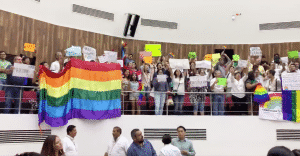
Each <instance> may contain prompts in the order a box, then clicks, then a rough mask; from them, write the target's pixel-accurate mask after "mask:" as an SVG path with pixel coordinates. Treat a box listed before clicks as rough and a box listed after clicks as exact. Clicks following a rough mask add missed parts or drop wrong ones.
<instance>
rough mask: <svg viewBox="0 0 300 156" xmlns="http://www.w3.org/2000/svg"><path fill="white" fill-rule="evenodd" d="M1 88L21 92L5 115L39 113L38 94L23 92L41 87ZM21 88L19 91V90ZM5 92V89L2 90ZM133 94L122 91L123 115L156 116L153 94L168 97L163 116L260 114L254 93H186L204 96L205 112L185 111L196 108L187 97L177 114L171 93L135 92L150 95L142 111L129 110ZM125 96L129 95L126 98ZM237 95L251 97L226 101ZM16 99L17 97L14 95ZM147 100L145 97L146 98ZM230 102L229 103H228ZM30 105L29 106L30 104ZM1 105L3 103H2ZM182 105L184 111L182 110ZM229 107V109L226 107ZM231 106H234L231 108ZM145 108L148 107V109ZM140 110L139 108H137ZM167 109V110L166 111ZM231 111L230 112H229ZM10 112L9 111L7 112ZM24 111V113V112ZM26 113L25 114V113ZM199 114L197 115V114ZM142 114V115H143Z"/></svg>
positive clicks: (1, 109) (6, 103) (9, 99)
mask: <svg viewBox="0 0 300 156" xmlns="http://www.w3.org/2000/svg"><path fill="white" fill-rule="evenodd" d="M0 86H4V88H5V89H4V91H7V89H8V88H17V90H19V95H18V98H12V95H5V104H4V106H12V103H9V102H12V99H18V100H15V104H16V101H17V102H18V107H17V108H11V107H8V108H7V107H4V108H1V107H0V111H3V110H4V111H3V112H4V113H9V111H10V110H16V109H17V110H18V111H17V113H18V114H32V113H33V112H36V113H37V111H38V109H39V108H38V105H39V101H38V100H39V98H38V96H39V95H38V92H36V101H28V100H30V99H31V98H28V99H26V98H24V97H23V96H22V94H23V91H24V89H25V88H31V89H36V90H38V91H39V87H35V86H15V85H1V84H0ZM18 88H19V89H18ZM2 90H3V89H2ZM131 93H133V92H132V91H122V92H121V111H122V115H130V114H132V113H130V112H137V114H141V113H142V114H143V115H145V114H146V115H151V114H153V115H154V114H155V113H153V112H155V97H153V96H151V95H150V94H153V93H156V94H157V93H159V94H165V95H166V98H165V101H164V104H163V107H162V110H161V109H159V111H162V114H165V115H172V114H178V115H198V112H200V114H201V115H214V114H215V113H218V112H219V113H220V112H221V115H222V114H225V115H238V114H239V113H247V114H248V115H252V116H253V115H254V114H258V110H257V111H254V110H253V105H254V103H253V101H252V99H253V93H252V92H243V93H240V92H238V93H236V92H222V93H215V92H184V94H185V95H188V96H189V95H190V94H197V95H198V96H199V95H202V97H204V99H203V98H202V101H197V103H196V104H197V105H198V107H199V103H201V104H202V105H204V110H203V111H199V109H197V111H195V110H187V109H184V108H188V109H191V108H194V104H193V103H191V102H190V99H189V97H187V98H188V103H186V102H185V101H184V99H185V98H186V97H185V96H184V97H183V102H177V103H178V105H179V109H178V110H177V112H175V110H174V109H175V108H173V109H170V108H172V107H175V100H174V98H172V99H173V103H174V104H173V105H167V103H166V102H167V100H168V99H169V96H170V92H159V91H155V92H152V91H137V92H134V93H137V94H140V93H144V94H149V95H147V96H149V98H148V101H146V100H144V101H143V100H140V99H139V100H136V101H135V102H138V103H143V104H142V105H141V106H139V108H140V107H142V109H139V110H138V109H134V110H133V109H128V108H129V107H130V106H131V107H132V105H133V104H134V103H135V102H134V103H132V100H129V95H130V94H131ZM124 94H127V95H126V96H125V95H124ZM216 94H217V95H223V96H224V100H223V103H222V104H221V105H224V110H221V111H214V108H213V107H214V104H216V103H217V102H215V101H214V100H213V99H214V96H215V95H216ZM237 94H245V96H246V97H245V98H247V94H248V95H249V96H248V99H247V100H246V101H245V102H233V101H232V100H231V101H226V95H227V96H228V95H237ZM14 96H15V97H16V95H14ZM144 96H145V95H144ZM206 97H209V105H206V102H208V101H206V99H205V98H206ZM229 97H230V96H229ZM1 98H4V97H0V99H1ZM24 99H25V100H27V101H26V102H25V103H27V105H29V106H30V108H24V107H22V105H23V104H24V103H22V100H24ZM144 99H145V97H144ZM150 99H152V100H153V101H150ZM227 102H229V103H227ZM28 103H29V104H28ZM138 103H136V106H137V105H138ZM0 104H1V102H0ZM186 104H190V105H188V106H186ZM2 105H3V102H2ZM150 105H153V106H154V109H149V107H150ZM180 105H182V109H180ZM242 105H247V106H246V107H245V106H244V109H245V108H247V109H246V111H244V110H242V111H241V110H235V111H232V109H231V108H235V109H237V108H238V107H236V106H242ZM34 106H35V107H34ZM226 106H227V107H226ZM230 106H232V107H231V108H230ZM145 107H148V109H147V108H146V109H145ZM221 107H222V106H221ZM137 108H138V107H137ZM164 108H165V109H164ZM228 109H230V110H228ZM7 110H8V111H7ZM22 111H23V112H22ZM24 112H25V113H24ZM195 112H196V113H197V114H196V113H195ZM14 114H16V111H14ZM142 114H141V115H142Z"/></svg>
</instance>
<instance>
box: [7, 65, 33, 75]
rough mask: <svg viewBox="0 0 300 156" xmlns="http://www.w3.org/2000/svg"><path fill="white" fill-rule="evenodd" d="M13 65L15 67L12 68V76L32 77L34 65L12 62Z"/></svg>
mask: <svg viewBox="0 0 300 156" xmlns="http://www.w3.org/2000/svg"><path fill="white" fill-rule="evenodd" d="M14 67H15V69H14V70H13V73H12V76H17V77H28V78H33V76H34V70H35V66H33V65H27V64H21V63H14Z"/></svg>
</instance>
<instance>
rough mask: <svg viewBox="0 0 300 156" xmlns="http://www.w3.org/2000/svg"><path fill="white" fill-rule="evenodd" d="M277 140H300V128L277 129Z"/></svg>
mask: <svg viewBox="0 0 300 156" xmlns="http://www.w3.org/2000/svg"><path fill="white" fill-rule="evenodd" d="M276 132H277V140H297V141H300V129H277V130H276Z"/></svg>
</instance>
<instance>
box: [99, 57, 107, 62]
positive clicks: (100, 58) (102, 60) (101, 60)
mask: <svg viewBox="0 0 300 156" xmlns="http://www.w3.org/2000/svg"><path fill="white" fill-rule="evenodd" d="M98 60H99V63H105V62H107V59H106V56H103V55H102V56H98Z"/></svg>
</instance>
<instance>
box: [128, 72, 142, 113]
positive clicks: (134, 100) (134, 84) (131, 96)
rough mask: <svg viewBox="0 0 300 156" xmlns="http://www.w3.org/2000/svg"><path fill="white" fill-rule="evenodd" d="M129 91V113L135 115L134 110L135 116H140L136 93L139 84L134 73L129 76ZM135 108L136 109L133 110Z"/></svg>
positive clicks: (137, 94)
mask: <svg viewBox="0 0 300 156" xmlns="http://www.w3.org/2000/svg"><path fill="white" fill-rule="evenodd" d="M129 86H130V87H129V88H130V90H131V91H132V92H131V93H130V94H129V99H130V100H131V111H132V115H134V114H135V110H136V111H137V115H140V114H141V108H140V106H139V105H138V104H137V101H138V99H139V94H140V93H138V88H139V82H138V78H137V75H136V73H133V74H132V75H131V79H130V85H129ZM135 108H136V109H135Z"/></svg>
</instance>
